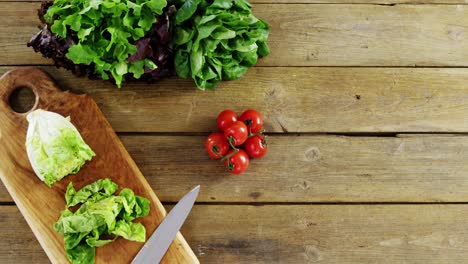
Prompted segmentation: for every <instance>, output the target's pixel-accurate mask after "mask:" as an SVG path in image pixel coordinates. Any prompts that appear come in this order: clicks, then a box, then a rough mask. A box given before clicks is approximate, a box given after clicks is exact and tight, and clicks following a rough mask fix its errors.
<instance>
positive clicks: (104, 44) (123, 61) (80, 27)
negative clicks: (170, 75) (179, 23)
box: [44, 0, 167, 87]
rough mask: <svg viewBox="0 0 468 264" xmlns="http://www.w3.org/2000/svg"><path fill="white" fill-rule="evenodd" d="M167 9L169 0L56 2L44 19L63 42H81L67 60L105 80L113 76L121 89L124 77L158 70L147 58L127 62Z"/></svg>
mask: <svg viewBox="0 0 468 264" xmlns="http://www.w3.org/2000/svg"><path fill="white" fill-rule="evenodd" d="M166 5H167V2H166V0H136V1H135V2H133V1H130V0H55V1H54V3H53V4H52V5H51V6H50V7H48V10H47V13H46V14H45V15H44V19H45V21H46V22H47V23H48V24H50V25H51V27H50V30H51V31H52V32H53V33H54V34H56V35H58V36H59V37H61V38H62V39H67V37H70V36H73V37H74V38H75V39H77V40H78V41H77V43H74V45H71V46H70V47H69V48H68V52H67V54H66V57H67V58H68V59H70V60H71V61H73V63H75V64H84V65H93V66H94V71H95V73H97V74H99V75H100V76H101V77H102V79H104V80H107V79H109V75H111V76H112V77H113V79H114V80H115V82H116V84H117V86H119V87H120V86H121V83H122V81H123V80H124V75H125V74H127V73H130V74H132V75H133V77H134V78H136V79H138V78H140V77H141V76H142V75H143V74H144V73H145V68H147V69H150V70H154V69H155V68H156V67H157V66H156V64H155V63H154V62H153V61H152V60H151V59H148V58H145V59H141V60H137V61H132V62H129V61H128V60H127V59H128V57H129V56H131V55H133V54H135V53H136V52H137V46H136V45H135V44H132V43H135V41H137V40H139V39H141V38H143V37H144V36H145V34H146V33H147V32H148V31H150V29H151V28H152V25H153V23H155V22H156V17H157V15H159V14H162V12H163V10H162V9H163V8H164V7H166ZM69 31H71V32H69Z"/></svg>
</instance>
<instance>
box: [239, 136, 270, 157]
mask: <svg viewBox="0 0 468 264" xmlns="http://www.w3.org/2000/svg"><path fill="white" fill-rule="evenodd" d="M244 149H245V151H246V152H247V154H249V157H251V158H261V157H263V156H264V155H265V154H266V152H267V144H266V142H265V138H264V137H263V135H256V136H253V137H249V138H248V139H247V140H246V141H245V144H244Z"/></svg>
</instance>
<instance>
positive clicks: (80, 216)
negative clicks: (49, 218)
mask: <svg viewBox="0 0 468 264" xmlns="http://www.w3.org/2000/svg"><path fill="white" fill-rule="evenodd" d="M117 188H118V186H117V184H116V183H114V182H112V181H111V180H110V179H101V180H98V181H96V182H93V183H91V184H89V185H86V186H85V187H83V188H82V189H80V190H79V191H76V190H75V189H74V188H73V184H72V183H70V184H69V185H68V188H67V192H66V194H65V200H66V202H67V208H66V209H65V210H64V211H63V212H62V215H61V216H60V219H59V220H58V221H57V222H56V223H55V225H54V229H55V230H56V231H57V232H59V233H60V234H62V235H63V236H64V240H65V251H66V252H67V257H68V259H69V260H70V261H71V262H72V263H74V264H77V263H94V256H95V247H101V246H104V245H106V244H108V243H110V242H112V241H114V240H115V239H117V238H118V237H119V236H121V237H123V238H125V239H128V240H132V241H138V242H144V241H145V239H146V229H145V227H144V226H143V225H142V224H141V223H136V222H132V221H133V220H134V219H136V218H138V217H143V216H146V215H148V213H149V210H150V203H149V200H148V199H146V198H144V197H140V196H137V195H135V194H134V193H133V191H132V190H130V189H127V188H125V189H122V191H120V193H119V195H115V192H116V191H117ZM78 204H81V206H80V207H79V209H78V210H76V211H75V212H72V211H71V210H70V209H69V207H72V206H75V205H78Z"/></svg>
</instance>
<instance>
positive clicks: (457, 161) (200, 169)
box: [0, 135, 468, 202]
mask: <svg viewBox="0 0 468 264" xmlns="http://www.w3.org/2000/svg"><path fill="white" fill-rule="evenodd" d="M121 139H122V141H123V143H124V145H125V146H126V148H127V149H128V151H129V152H130V154H131V156H132V157H133V158H134V159H135V161H136V163H137V165H138V166H139V167H140V169H141V170H142V172H143V174H144V175H145V176H146V178H147V180H148V182H149V183H150V185H151V187H152V188H153V189H154V190H155V192H156V193H157V194H158V195H159V197H160V199H161V200H162V201H171V202H176V201H178V200H179V199H180V194H181V193H186V192H187V191H189V190H190V189H191V188H192V187H193V186H195V185H197V184H200V185H201V187H202V191H201V192H200V196H199V198H198V201H203V202H468V182H467V180H466V179H467V177H468V164H467V162H466V160H467V159H468V136H443V135H442V136H437V135H430V136H424V135H413V136H411V137H406V136H405V137H403V136H402V137H337V136H270V137H269V138H268V141H269V150H268V153H267V155H266V156H265V157H264V158H262V159H258V160H253V161H252V162H251V165H250V167H249V168H248V170H247V172H246V173H245V174H242V175H238V176H232V175H230V174H228V173H227V172H226V171H225V170H224V168H223V166H222V164H221V163H219V162H216V161H213V160H210V159H209V158H208V155H207V154H206V153H205V150H204V147H203V146H204V140H205V137H202V136H196V137H195V136H193V137H186V136H121ZM188 153H189V154H188ZM0 201H3V202H11V198H10V197H9V196H8V194H7V192H6V191H5V189H4V188H1V189H0Z"/></svg>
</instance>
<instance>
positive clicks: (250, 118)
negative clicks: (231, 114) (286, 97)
mask: <svg viewBox="0 0 468 264" xmlns="http://www.w3.org/2000/svg"><path fill="white" fill-rule="evenodd" d="M239 120H240V121H242V122H244V123H245V124H246V125H247V127H248V128H249V129H250V130H249V133H252V134H253V133H258V132H260V130H262V127H263V118H262V115H261V114H260V113H259V112H257V111H255V110H252V109H249V110H247V111H245V112H244V113H242V115H241V116H240V118H239Z"/></svg>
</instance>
